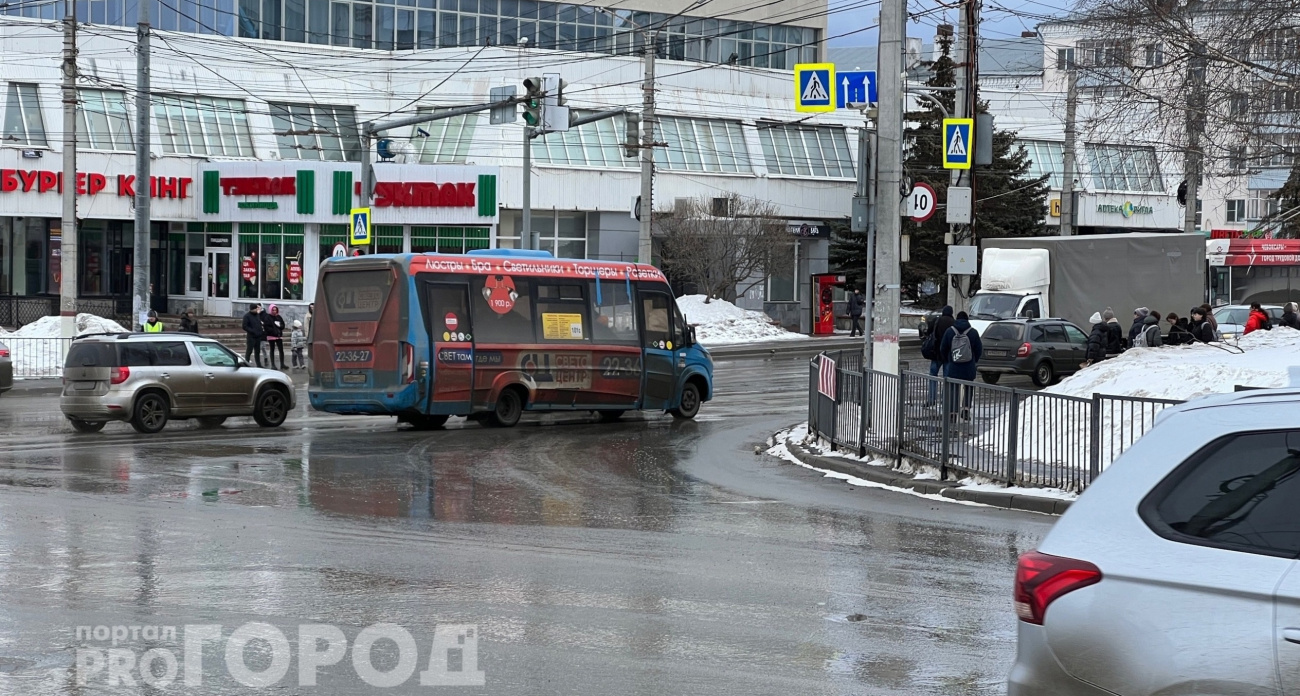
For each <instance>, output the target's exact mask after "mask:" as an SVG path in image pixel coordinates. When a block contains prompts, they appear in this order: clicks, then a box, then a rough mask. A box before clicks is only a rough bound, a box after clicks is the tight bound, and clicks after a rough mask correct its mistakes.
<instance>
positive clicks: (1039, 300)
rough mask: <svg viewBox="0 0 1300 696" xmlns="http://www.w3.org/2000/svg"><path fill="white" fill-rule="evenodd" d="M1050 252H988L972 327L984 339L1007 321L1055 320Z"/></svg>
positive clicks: (974, 299) (973, 302) (972, 308)
mask: <svg viewBox="0 0 1300 696" xmlns="http://www.w3.org/2000/svg"><path fill="white" fill-rule="evenodd" d="M1050 260H1051V259H1050V252H1049V251H1048V250H1047V249H985V250H984V266H983V269H982V275H981V276H980V289H979V290H978V291H976V293H975V295H974V296H973V297H972V298H971V303H970V312H969V314H970V323H971V326H973V327H975V330H976V331H978V332H979V333H980V334H981V335H982V334H983V333H984V330H985V329H987V328H988V327H989V324H991V323H993V322H995V321H1002V320H1005V319H1017V318H1025V319H1038V318H1043V317H1050V316H1052V314H1051V312H1052V307H1051V303H1050V300H1049V296H1048V288H1049V287H1050V286H1051V280H1052V276H1051V267H1050Z"/></svg>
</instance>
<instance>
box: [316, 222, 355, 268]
mask: <svg viewBox="0 0 1300 696" xmlns="http://www.w3.org/2000/svg"><path fill="white" fill-rule="evenodd" d="M337 244H342V245H343V246H344V247H345V248H346V247H347V244H348V226H347V225H321V226H320V256H318V257H316V258H319V259H320V260H321V261H322V262H323V261H325V259H328V258H330V257H332V256H333V255H334V246H335V245H337Z"/></svg>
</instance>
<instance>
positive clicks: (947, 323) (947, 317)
mask: <svg viewBox="0 0 1300 696" xmlns="http://www.w3.org/2000/svg"><path fill="white" fill-rule="evenodd" d="M953 322H954V319H953V317H952V306H951V305H948V306H945V307H944V308H943V311H942V312H941V313H940V314H939V318H938V319H935V320H934V326H932V327H930V332H929V333H928V334H926V337H925V341H924V342H923V343H922V344H921V357H923V358H925V359H927V360H929V361H930V376H931V377H938V376H939V371H940V370H941V369H943V364H944V362H946V361H945V360H944V356H943V354H942V353H940V352H939V346H940V344H942V343H943V337H944V336H945V335H946V334H947V333H948V329H951V328H952V325H953ZM938 395H939V381H938V380H936V379H932V380H930V388H929V390H928V398H927V399H926V402H925V405H926V406H933V405H934V404H935V401H936V400H937V399H938Z"/></svg>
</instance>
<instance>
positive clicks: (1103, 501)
mask: <svg viewBox="0 0 1300 696" xmlns="http://www.w3.org/2000/svg"><path fill="white" fill-rule="evenodd" d="M1292 369H1293V370H1294V369H1295V368H1292ZM1293 383H1294V382H1293ZM1298 412H1300V389H1296V388H1287V389H1267V390H1258V391H1244V392H1239V393H1235V394H1224V395H1219V396H1213V397H1208V398H1204V399H1198V400H1196V401H1192V402H1189V403H1186V404H1183V405H1180V406H1175V407H1172V408H1169V409H1166V410H1165V411H1164V412H1163V413H1161V415H1160V416H1159V418H1158V420H1157V422H1156V425H1155V427H1154V428H1153V429H1152V430H1151V431H1150V432H1149V433H1148V434H1147V435H1146V436H1144V437H1143V438H1142V439H1141V440H1139V441H1138V442H1137V443H1136V444H1135V445H1133V447H1132V448H1131V449H1129V450H1128V451H1127V452H1125V453H1124V455H1123V456H1122V457H1120V458H1119V459H1118V460H1116V462H1115V463H1114V464H1112V465H1111V466H1110V468H1108V469H1107V470H1106V472H1105V473H1104V474H1102V475H1101V477H1099V478H1098V479H1097V480H1096V482H1095V483H1094V484H1093V485H1092V486H1091V487H1090V488H1089V489H1088V490H1087V491H1086V492H1084V494H1083V495H1081V496H1080V497H1079V500H1078V502H1076V503H1075V504H1074V505H1072V506H1071V507H1070V509H1069V511H1067V512H1066V513H1065V515H1063V516H1062V517H1061V519H1060V520H1059V521H1058V522H1057V523H1056V526H1055V527H1053V529H1052V531H1051V532H1050V533H1049V534H1048V535H1047V537H1046V538H1045V539H1044V540H1043V542H1042V544H1041V545H1040V546H1039V548H1038V550H1037V551H1034V552H1031V553H1027V554H1025V555H1024V556H1022V557H1021V558H1020V564H1019V567H1018V568H1017V570H1016V582H1015V609H1016V614H1017V615H1018V616H1019V618H1020V621H1019V636H1018V642H1019V646H1018V649H1017V652H1016V662H1015V665H1014V667H1013V668H1012V670H1011V674H1010V677H1009V678H1008V690H1007V692H1008V694H1010V696H1028V695H1031V694H1032V695H1035V696H1037V695H1040V694H1042V695H1047V694H1051V695H1053V696H1085V695H1086V696H1105V695H1108V694H1125V695H1126V696H1139V695H1142V694H1170V695H1172V694H1223V695H1225V696H1227V695H1229V694H1232V695H1236V694H1285V695H1288V696H1290V695H1294V694H1300V561H1297V560H1296V559H1297V556H1300V425H1298V423H1300V421H1298V420H1297V418H1296V414H1297V413H1298Z"/></svg>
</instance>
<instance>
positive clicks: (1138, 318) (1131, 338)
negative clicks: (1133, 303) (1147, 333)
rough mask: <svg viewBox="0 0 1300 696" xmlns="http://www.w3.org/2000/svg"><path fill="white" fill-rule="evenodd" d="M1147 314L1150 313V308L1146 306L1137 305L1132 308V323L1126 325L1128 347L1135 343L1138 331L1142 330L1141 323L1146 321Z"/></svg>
mask: <svg viewBox="0 0 1300 696" xmlns="http://www.w3.org/2000/svg"><path fill="white" fill-rule="evenodd" d="M1149 314H1151V310H1149V309H1147V308H1146V307H1138V308H1137V309H1135V310H1133V325H1132V326H1130V327H1128V345H1129V347H1130V348H1131V347H1133V346H1135V345H1137V337H1138V333H1139V332H1141V331H1142V325H1143V324H1145V323H1146V320H1147V315H1149Z"/></svg>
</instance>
